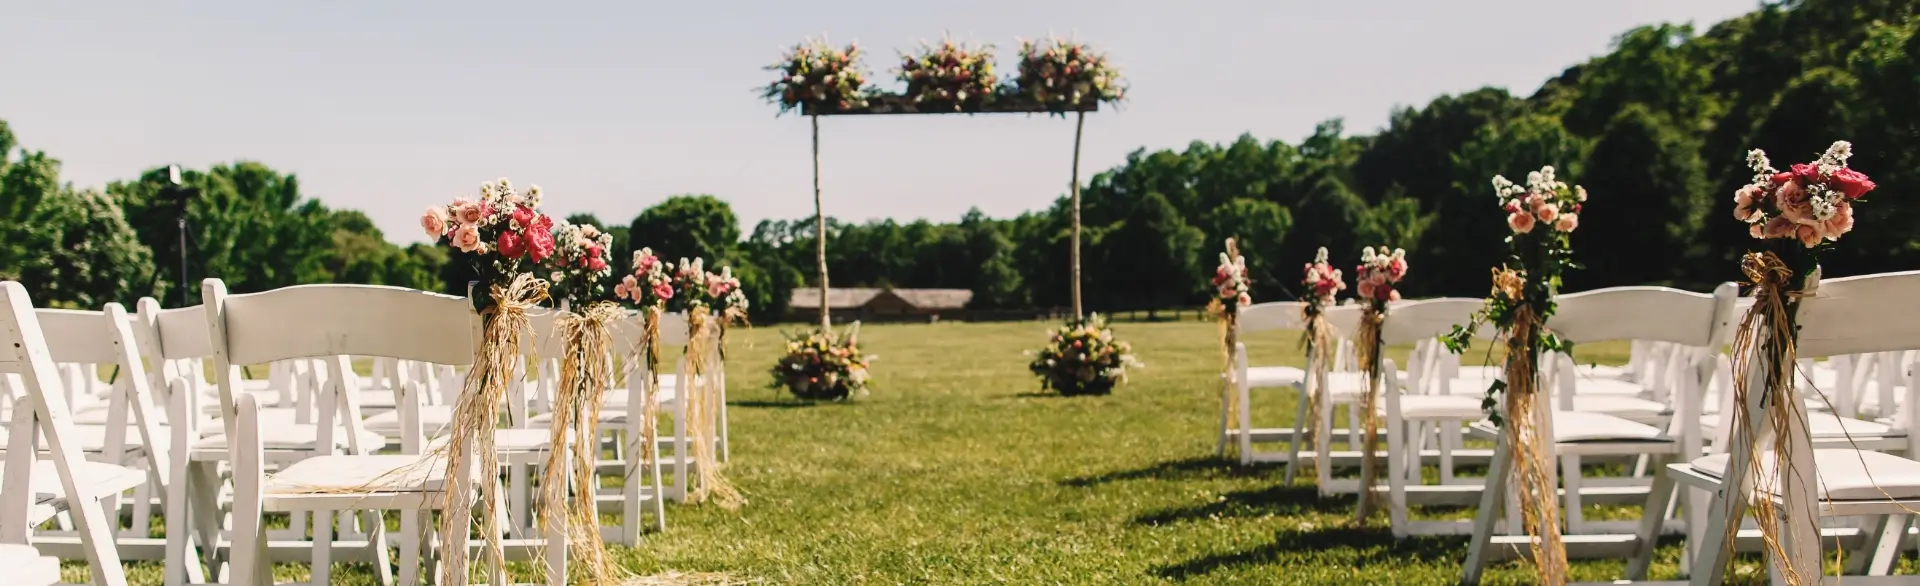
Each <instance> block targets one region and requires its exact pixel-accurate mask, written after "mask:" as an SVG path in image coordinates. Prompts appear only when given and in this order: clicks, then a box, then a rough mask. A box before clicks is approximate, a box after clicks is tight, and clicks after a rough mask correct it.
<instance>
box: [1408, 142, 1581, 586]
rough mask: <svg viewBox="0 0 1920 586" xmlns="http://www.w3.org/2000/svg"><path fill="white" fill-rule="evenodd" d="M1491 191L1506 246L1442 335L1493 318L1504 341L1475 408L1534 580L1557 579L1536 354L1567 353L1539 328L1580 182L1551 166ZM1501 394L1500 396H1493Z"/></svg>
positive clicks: (1459, 346)
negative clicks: (1478, 303)
mask: <svg viewBox="0 0 1920 586" xmlns="http://www.w3.org/2000/svg"><path fill="white" fill-rule="evenodd" d="M1493 194H1494V197H1495V198H1497V200H1498V202H1499V204H1500V210H1501V211H1502V212H1504V213H1505V214H1506V215H1507V228H1508V230H1510V231H1511V234H1510V235H1509V236H1508V237H1507V245H1508V247H1509V249H1510V252H1509V255H1508V258H1507V261H1506V263H1505V266H1503V267H1499V268H1495V269H1493V287H1492V291H1491V292H1490V293H1489V294H1488V296H1487V300H1486V305H1485V306H1483V307H1482V308H1481V309H1480V310H1479V311H1477V312H1474V314H1473V317H1472V318H1471V319H1470V320H1469V322H1468V323H1467V324H1465V325H1456V326H1454V328H1453V331H1452V332H1449V333H1448V334H1447V335H1445V336H1443V337H1442V338H1441V340H1442V342H1444V343H1445V344H1446V345H1447V349H1448V350H1449V351H1451V352H1453V353H1455V354H1459V353H1462V352H1465V351H1466V349H1467V347H1468V346H1469V345H1471V343H1472V341H1473V335H1474V332H1476V331H1478V330H1479V329H1480V327H1481V326H1483V325H1486V324H1492V325H1494V326H1495V327H1497V328H1499V331H1500V337H1501V340H1502V343H1504V344H1505V345H1506V351H1507V353H1506V364H1505V365H1504V367H1505V368H1504V369H1505V376H1504V377H1501V378H1500V379H1498V380H1495V381H1494V382H1493V384H1491V385H1489V386H1488V388H1487V397H1486V399H1484V400H1482V401H1481V408H1482V409H1483V410H1485V411H1486V412H1487V419H1488V420H1489V421H1490V422H1492V423H1493V424H1494V425H1495V426H1498V427H1500V428H1502V433H1504V434H1505V438H1504V441H1505V442H1506V444H1507V445H1508V446H1510V447H1511V450H1510V452H1509V453H1511V454H1512V456H1511V457H1512V458H1513V470H1514V473H1515V475H1517V476H1518V481H1517V482H1516V484H1517V486H1518V489H1519V494H1518V498H1519V501H1520V510H1521V514H1522V516H1523V518H1524V519H1525V522H1526V531H1527V534H1528V535H1530V536H1532V537H1533V539H1532V540H1531V541H1530V543H1531V545H1530V548H1531V550H1532V556H1533V559H1534V561H1535V566H1536V568H1537V569H1538V571H1539V578H1540V582H1541V583H1545V584H1563V583H1566V581H1567V580H1566V578H1567V576H1566V575H1567V552H1566V545H1565V542H1564V541H1563V540H1562V539H1561V537H1560V520H1559V517H1560V505H1559V504H1558V500H1559V496H1558V494H1557V493H1556V492H1555V489H1556V487H1555V485H1554V481H1553V476H1552V471H1553V468H1552V467H1553V461H1552V459H1551V457H1550V455H1549V454H1548V450H1547V447H1548V444H1549V443H1550V442H1552V441H1553V440H1552V438H1548V437H1544V435H1545V432H1544V426H1545V423H1546V422H1545V418H1546V417H1547V414H1546V412H1545V410H1544V409H1543V407H1544V406H1542V405H1540V403H1539V401H1540V399H1539V396H1540V389H1539V385H1540V379H1539V372H1540V357H1541V355H1542V354H1544V353H1546V352H1549V351H1551V352H1559V353H1563V354H1571V353H1572V352H1573V347H1572V345H1571V344H1569V343H1567V342H1566V341H1564V340H1561V339H1560V338H1559V337H1558V336H1555V335H1554V334H1553V332H1552V331H1550V330H1548V329H1547V328H1546V323H1547V320H1548V319H1549V318H1551V317H1553V313H1554V310H1555V308H1556V307H1557V305H1556V303H1555V301H1554V296H1555V295H1556V294H1557V293H1558V292H1559V289H1560V279H1561V275H1562V274H1564V273H1565V272H1566V271H1568V270H1570V269H1576V268H1579V265H1577V264H1575V263H1574V262H1573V247H1572V245H1571V239H1570V234H1571V233H1572V232H1573V231H1574V230H1575V229H1577V228H1579V227H1580V209H1581V206H1583V205H1585V202H1586V201H1587V190H1586V188H1583V187H1580V186H1572V187H1569V186H1568V185H1567V184H1566V183H1565V182H1562V181H1560V180H1559V179H1557V178H1556V177H1555V176H1554V170H1553V167H1542V168H1540V170H1539V171H1534V172H1532V173H1528V174H1527V184H1526V186H1525V187H1522V186H1520V185H1515V184H1514V183H1513V182H1512V181H1509V180H1508V179H1507V178H1506V177H1502V176H1497V175H1496V176H1494V178H1493ZM1502 394H1504V395H1505V396H1506V401H1505V404H1504V405H1503V404H1502V403H1501V401H1500V400H1499V396H1500V395H1502Z"/></svg>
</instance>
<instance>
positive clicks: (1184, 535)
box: [629, 322, 1677, 584]
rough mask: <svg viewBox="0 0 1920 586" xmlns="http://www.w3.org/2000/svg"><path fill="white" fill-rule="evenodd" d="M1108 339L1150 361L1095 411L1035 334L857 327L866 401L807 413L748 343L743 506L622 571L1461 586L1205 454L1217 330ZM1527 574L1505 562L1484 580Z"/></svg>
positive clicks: (818, 578)
mask: <svg viewBox="0 0 1920 586" xmlns="http://www.w3.org/2000/svg"><path fill="white" fill-rule="evenodd" d="M1117 327H1118V330H1117V331H1118V333H1119V334H1120V335H1121V337H1122V338H1123V339H1126V340H1129V341H1131V342H1133V343H1134V345H1135V349H1136V352H1137V353H1138V355H1139V356H1140V358H1141V359H1142V360H1144V361H1145V362H1146V363H1147V368H1146V369H1145V370H1144V371H1142V372H1140V373H1139V374H1138V375H1137V376H1136V377H1135V378H1134V379H1133V380H1132V382H1131V383H1130V384H1128V385H1126V386H1124V387H1121V388H1120V389H1119V390H1118V391H1117V392H1116V394H1115V395H1114V396H1112V397H1107V398H1074V399H1069V398H1060V397H1054V396H1049V395H1041V394H1039V393H1038V392H1037V391H1038V390H1039V386H1038V383H1037V382H1036V381H1035V379H1034V378H1033V377H1032V376H1030V375H1029V374H1028V373H1027V371H1026V368H1025V364H1026V357H1025V356H1024V355H1023V353H1022V352H1023V350H1025V349H1028V348H1030V347H1038V345H1039V343H1040V342H1041V341H1042V336H1043V335H1044V334H1043V331H1044V326H1043V325H1042V324H1038V323H1033V322H1027V323H1012V324H960V323H949V324H938V325H897V326H880V327H868V328H866V329H865V330H863V331H862V333H861V336H862V340H861V341H862V343H863V347H864V348H865V349H866V350H867V351H868V352H871V353H875V354H877V355H879V357H880V358H879V360H877V361H876V362H875V365H874V366H875V372H876V384H875V388H874V390H873V392H872V395H871V396H869V397H868V398H866V399H865V400H862V401H859V402H857V403H854V404H821V405H806V404H802V403H794V402H790V401H788V400H787V399H785V398H784V397H783V396H782V395H780V394H778V393H776V392H775V391H773V390H770V389H763V388H759V387H760V385H761V383H762V381H764V380H766V374H765V373H764V372H763V369H764V368H765V367H766V366H767V365H769V364H771V363H772V359H773V355H774V353H775V351H776V348H777V345H778V344H779V343H780V341H779V337H778V333H777V331H775V330H774V329H771V328H758V329H754V330H749V331H744V332H742V333H741V335H739V336H738V337H736V338H734V341H733V346H732V348H733V352H732V354H731V356H730V360H729V371H728V378H729V382H730V386H731V387H732V390H731V391H730V399H731V400H732V407H731V411H730V415H731V424H732V425H731V426H732V430H733V432H732V433H733V436H732V437H733V442H734V444H733V461H734V464H733V466H732V468H730V472H729V474H730V475H731V478H732V479H733V480H734V482H735V483H736V484H737V485H739V486H740V488H741V489H742V490H744V491H746V493H747V496H748V498H749V499H751V501H752V502H751V504H749V505H748V506H747V507H746V508H744V509H742V510H741V511H740V512H738V513H733V512H727V511H722V510H719V509H717V508H714V507H674V508H672V509H670V510H669V513H668V523H669V527H668V531H667V532H666V533H665V534H663V535H657V536H654V537H652V538H651V542H650V545H649V546H648V547H646V548H643V549H641V550H638V551H634V552H632V554H631V558H630V560H629V565H630V566H631V567H633V568H634V569H635V570H638V571H640V572H642V573H653V572H661V571H667V570H679V571H725V572H730V573H734V574H736V575H741V576H748V577H755V578H761V579H764V580H766V581H767V582H769V583H777V584H861V583H942V584H963V583H997V582H1012V583H1062V584H1139V583H1156V582H1168V581H1172V582H1182V581H1191V582H1199V583H1223V584H1249V583H1261V584H1274V583H1283V584H1332V583H1338V582H1347V583H1356V584H1358V583H1398V584H1446V583H1452V582H1454V581H1456V580H1458V577H1459V564H1460V559H1461V558H1462V557H1464V555H1465V551H1466V547H1465V539H1464V538H1449V539H1437V538H1436V539H1412V540H1404V541H1395V540H1393V539H1392V537H1391V536H1390V535H1389V534H1388V533H1387V532H1386V530H1385V529H1384V528H1382V529H1355V528H1352V527H1350V526H1349V518H1350V517H1351V514H1352V499H1351V498H1348V499H1337V500H1327V501H1323V500H1319V499H1318V498H1317V497H1316V496H1315V493H1314V489H1313V487H1312V486H1311V484H1310V482H1302V483H1301V484H1299V485H1297V486H1292V487H1288V486H1281V485H1280V470H1279V469H1277V468H1260V469H1253V470H1243V469H1238V468H1235V467H1230V466H1227V465H1226V464H1224V463H1223V462H1222V461H1220V460H1217V459H1215V458H1214V457H1213V450H1214V440H1213V434H1214V430H1215V426H1216V425H1217V421H1218V419H1217V418H1218V416H1219V415H1218V399H1217V393H1218V390H1217V387H1216V386H1215V383H1214V382H1213V381H1214V380H1216V377H1217V376H1218V367H1219V354H1218V342H1217V339H1216V338H1215V335H1216V334H1215V326H1214V325H1212V324H1205V323H1195V322H1183V323H1155V324H1121V325H1119V326H1117ZM1248 343H1249V346H1250V347H1252V348H1254V349H1255V355H1254V359H1255V362H1256V363H1275V362H1286V363H1292V364H1300V363H1301V362H1303V361H1302V360H1301V358H1300V355H1299V352H1298V350H1297V349H1296V348H1295V347H1296V337H1295V335H1292V334H1288V333H1273V334H1269V335H1261V336H1256V337H1254V338H1253V339H1251V340H1248ZM1393 356H1394V357H1395V358H1398V359H1401V360H1404V357H1405V350H1404V349H1401V351H1400V352H1397V353H1394V354H1393ZM1622 358H1624V357H1622ZM1277 398H1278V397H1276V395H1275V394H1273V393H1269V394H1266V395H1264V396H1260V397H1257V398H1256V403H1259V405H1258V407H1259V408H1258V410H1257V411H1256V414H1257V417H1258V418H1257V419H1256V420H1257V421H1263V422H1281V421H1287V420H1290V419H1291V405H1292V401H1293V400H1294V398H1293V397H1292V394H1291V393H1287V394H1286V396H1285V397H1284V398H1283V399H1281V400H1276V399H1277ZM1263 399H1264V401H1265V402H1264V403H1261V400H1263ZM1269 424H1271V423H1269ZM1667 549H1668V551H1665V552H1663V553H1665V554H1666V555H1665V556H1663V557H1667V558H1671V557H1672V556H1673V555H1675V554H1676V553H1677V551H1676V549H1675V548H1672V547H1669V548H1667ZM1667 562H1668V566H1667V569H1666V571H1667V572H1671V571H1672V569H1671V562H1672V560H1671V559H1669V560H1667ZM1620 568H1621V564H1620V563H1618V562H1607V563H1592V564H1581V565H1579V566H1577V571H1576V574H1577V575H1579V577H1581V578H1583V579H1601V578H1613V577H1615V575H1616V574H1617V573H1618V572H1619V571H1620ZM1529 575H1530V573H1529V572H1527V571H1525V570H1524V569H1522V568H1520V567H1518V566H1514V565H1511V564H1507V565H1502V566H1500V567H1499V568H1498V569H1496V570H1495V571H1494V572H1493V573H1492V575H1491V579H1490V580H1489V581H1488V583H1524V582H1525V581H1526V580H1527V579H1528V576H1529Z"/></svg>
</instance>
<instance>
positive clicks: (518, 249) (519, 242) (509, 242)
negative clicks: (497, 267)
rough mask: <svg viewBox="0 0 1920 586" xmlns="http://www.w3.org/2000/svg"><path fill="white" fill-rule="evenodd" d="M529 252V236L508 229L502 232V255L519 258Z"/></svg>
mask: <svg viewBox="0 0 1920 586" xmlns="http://www.w3.org/2000/svg"><path fill="white" fill-rule="evenodd" d="M526 252H527V237H525V236H521V235H520V233H519V232H515V231H512V230H508V231H505V232H501V233H500V256H503V257H506V258H509V259H517V258H520V255H522V254H526Z"/></svg>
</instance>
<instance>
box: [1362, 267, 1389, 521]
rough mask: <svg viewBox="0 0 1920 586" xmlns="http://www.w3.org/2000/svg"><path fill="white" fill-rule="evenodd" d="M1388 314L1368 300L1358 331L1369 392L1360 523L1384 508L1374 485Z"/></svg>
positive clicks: (1377, 471) (1377, 476)
mask: <svg viewBox="0 0 1920 586" xmlns="http://www.w3.org/2000/svg"><path fill="white" fill-rule="evenodd" d="M1386 321H1387V314H1386V311H1384V309H1382V308H1379V307H1377V306H1376V304H1375V303H1373V302H1366V303H1365V307H1362V308H1361V310H1360V331H1359V332H1356V333H1355V338H1356V340H1355V342H1356V343H1357V345H1358V346H1359V348H1358V351H1359V354H1360V368H1361V370H1362V372H1363V373H1364V376H1365V377H1366V385H1367V392H1366V395H1365V397H1366V398H1365V400H1363V401H1362V402H1361V407H1360V408H1361V409H1362V411H1361V415H1360V420H1361V422H1362V425H1363V426H1364V429H1365V430H1366V432H1365V434H1364V435H1363V436H1362V438H1361V446H1360V510H1359V511H1358V512H1357V513H1356V514H1355V516H1354V521H1355V522H1356V523H1365V522H1366V521H1367V518H1368V517H1371V516H1373V512H1374V511H1376V510H1379V509H1380V508H1381V502H1380V499H1381V498H1382V495H1381V494H1380V491H1377V490H1374V487H1375V486H1376V485H1377V484H1379V482H1380V468H1381V462H1380V454H1379V446H1380V416H1379V414H1378V411H1379V408H1380V393H1381V389H1380V385H1381V372H1380V359H1381V351H1382V350H1384V348H1382V347H1381V344H1382V340H1381V339H1380V327H1381V326H1382V325H1385V324H1386Z"/></svg>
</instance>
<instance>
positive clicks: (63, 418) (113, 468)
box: [0, 281, 147, 586]
mask: <svg viewBox="0 0 1920 586" xmlns="http://www.w3.org/2000/svg"><path fill="white" fill-rule="evenodd" d="M105 327H106V326H105V325H104V324H103V325H101V328H102V329H105ZM0 379H4V380H5V381H6V383H7V385H8V386H9V387H13V386H16V385H17V386H20V387H24V388H23V389H20V391H21V392H20V394H18V395H16V396H15V401H14V413H13V425H12V426H11V429H12V430H13V433H12V434H10V437H9V438H8V440H7V443H8V449H7V457H6V468H5V469H4V478H0V544H5V545H6V546H9V547H5V548H0V556H4V558H5V559H6V560H8V561H11V562H18V563H20V564H21V565H20V566H19V567H20V569H21V571H22V574H23V579H22V581H23V582H32V583H42V584H44V583H50V582H51V580H48V579H47V578H48V573H47V568H48V567H49V564H48V563H47V562H46V561H45V558H41V557H39V556H37V555H35V554H33V553H31V552H28V551H27V550H23V549H19V548H18V547H11V546H22V547H24V546H27V545H28V544H29V541H28V532H29V529H30V527H31V526H32V525H35V524H38V523H40V522H42V521H45V520H46V519H47V518H48V517H50V516H51V515H52V514H54V513H56V512H58V511H61V510H64V511H65V512H67V513H68V514H69V515H70V516H71V517H72V519H73V524H74V528H75V530H76V531H77V532H78V534H79V542H80V544H81V546H82V547H83V548H84V549H85V552H86V559H87V566H88V568H89V569H90V570H92V573H93V580H94V583H95V584H100V585H105V586H124V585H125V584H126V583H127V577H126V573H125V570H124V569H122V568H121V566H120V554H119V552H118V551H117V550H115V548H114V542H113V529H114V524H113V521H111V520H110V519H109V518H108V516H107V513H108V511H106V510H104V507H103V506H102V500H104V499H108V498H110V497H112V496H114V495H118V494H120V493H121V492H123V491H126V490H127V489H130V488H133V487H134V486H136V485H138V484H140V483H142V482H145V481H146V479H147V476H146V474H145V473H142V472H140V471H138V470H133V469H130V468H127V467H125V466H120V465H117V464H108V463H101V462H87V461H85V460H82V459H81V455H80V454H81V451H80V446H79V445H78V443H77V442H76V441H75V437H74V434H75V432H74V429H73V422H72V421H71V417H72V416H71V415H70V414H69V413H68V412H67V394H66V390H65V389H64V388H63V387H64V385H63V384H62V381H61V380H60V379H59V374H58V370H57V369H56V368H55V366H54V361H53V357H52V355H51V353H50V352H49V351H48V345H47V338H46V336H45V335H44V334H43V333H42V331H41V329H40V322H39V319H37V318H36V317H35V316H34V312H33V304H32V301H31V300H29V299H28V297H27V290H26V287H23V286H21V285H20V284H19V283H17V282H13V281H4V282H0ZM42 437H44V438H45V441H46V445H47V452H48V454H49V456H50V461H48V462H42V461H40V459H39V452H40V450H39V449H38V445H37V444H38V443H39V441H40V439H41V438H42ZM55 479H57V482H53V480H55ZM52 570H53V577H56V578H57V576H58V572H59V567H58V564H57V563H55V564H53V565H52Z"/></svg>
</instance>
